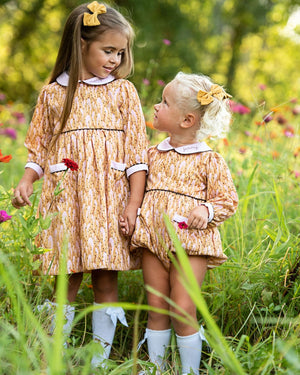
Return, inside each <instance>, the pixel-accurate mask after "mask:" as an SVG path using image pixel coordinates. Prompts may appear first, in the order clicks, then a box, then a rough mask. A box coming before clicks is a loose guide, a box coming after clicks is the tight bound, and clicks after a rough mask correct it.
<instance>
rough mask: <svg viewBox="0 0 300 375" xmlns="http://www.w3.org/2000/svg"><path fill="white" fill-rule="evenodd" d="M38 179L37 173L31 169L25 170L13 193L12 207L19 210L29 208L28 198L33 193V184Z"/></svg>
mask: <svg viewBox="0 0 300 375" xmlns="http://www.w3.org/2000/svg"><path fill="white" fill-rule="evenodd" d="M38 179H39V175H38V174H37V172H36V171H35V170H33V169H31V168H26V169H25V172H24V175H23V177H22V178H21V180H20V182H19V184H18V186H17V187H16V188H15V191H14V196H15V197H14V198H13V199H12V205H13V206H14V207H15V208H21V207H24V206H26V205H29V206H31V202H30V200H29V197H30V196H31V194H32V193H33V183H34V182H35V181H36V180H38Z"/></svg>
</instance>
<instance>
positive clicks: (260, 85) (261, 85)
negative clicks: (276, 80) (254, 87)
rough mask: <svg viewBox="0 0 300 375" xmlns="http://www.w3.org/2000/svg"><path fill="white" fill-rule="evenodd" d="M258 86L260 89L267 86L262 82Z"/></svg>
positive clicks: (262, 89)
mask: <svg viewBox="0 0 300 375" xmlns="http://www.w3.org/2000/svg"><path fill="white" fill-rule="evenodd" d="M258 87H259V88H260V89H261V91H264V90H265V89H266V88H267V86H266V85H265V84H264V83H260V84H259V85H258Z"/></svg>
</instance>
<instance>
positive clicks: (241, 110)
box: [229, 100, 251, 115]
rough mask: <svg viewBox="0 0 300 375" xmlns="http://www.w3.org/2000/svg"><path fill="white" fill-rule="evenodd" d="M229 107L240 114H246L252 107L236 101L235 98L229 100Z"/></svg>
mask: <svg viewBox="0 0 300 375" xmlns="http://www.w3.org/2000/svg"><path fill="white" fill-rule="evenodd" d="M229 107H230V109H231V111H232V112H234V113H239V114H240V115H246V114H247V113H250V112H251V110H250V108H248V107H246V106H244V105H243V104H240V103H236V102H235V101H233V100H229Z"/></svg>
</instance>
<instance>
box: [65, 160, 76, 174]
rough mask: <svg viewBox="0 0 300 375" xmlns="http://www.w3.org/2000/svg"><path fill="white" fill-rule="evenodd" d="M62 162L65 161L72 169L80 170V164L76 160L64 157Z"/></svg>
mask: <svg viewBox="0 0 300 375" xmlns="http://www.w3.org/2000/svg"><path fill="white" fill-rule="evenodd" d="M61 162H62V163H64V164H65V166H66V167H67V168H68V169H71V171H78V164H77V163H75V161H73V160H71V159H63V160H62V161H61Z"/></svg>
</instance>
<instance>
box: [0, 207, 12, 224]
mask: <svg viewBox="0 0 300 375" xmlns="http://www.w3.org/2000/svg"><path fill="white" fill-rule="evenodd" d="M10 219H11V216H9V215H8V214H7V212H6V211H4V210H1V211H0V223H3V222H4V221H7V220H10Z"/></svg>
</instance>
